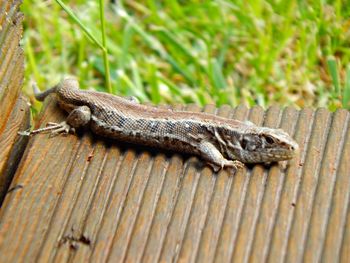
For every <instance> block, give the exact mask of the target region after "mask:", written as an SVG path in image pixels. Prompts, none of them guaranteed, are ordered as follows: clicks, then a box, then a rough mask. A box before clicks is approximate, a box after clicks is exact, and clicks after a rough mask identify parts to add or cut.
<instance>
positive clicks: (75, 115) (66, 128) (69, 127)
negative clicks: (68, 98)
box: [19, 106, 91, 136]
mask: <svg viewBox="0 0 350 263" xmlns="http://www.w3.org/2000/svg"><path fill="white" fill-rule="evenodd" d="M90 119H91V111H90V108H89V107H87V106H80V107H78V108H76V109H74V110H72V111H71V112H70V113H69V115H68V117H67V119H66V121H63V122H61V123H54V122H49V123H48V126H47V127H45V128H40V129H37V130H33V131H23V132H19V134H20V135H26V136H30V135H33V134H38V133H43V132H51V135H57V134H60V133H65V134H67V133H69V132H75V129H77V128H79V127H82V126H85V125H87V124H88V123H89V122H90Z"/></svg>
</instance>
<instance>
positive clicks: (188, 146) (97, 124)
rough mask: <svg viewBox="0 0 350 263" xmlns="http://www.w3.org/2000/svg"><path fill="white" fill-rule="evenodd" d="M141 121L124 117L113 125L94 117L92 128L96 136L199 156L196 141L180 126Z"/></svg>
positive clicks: (155, 121)
mask: <svg viewBox="0 0 350 263" xmlns="http://www.w3.org/2000/svg"><path fill="white" fill-rule="evenodd" d="M141 120H142V121H140V119H138V120H135V119H127V118H124V117H123V121H119V122H115V123H113V124H111V123H106V122H103V121H102V120H101V119H100V118H94V117H92V119H91V122H90V128H91V130H92V132H94V133H95V134H98V135H101V136H104V137H107V138H111V139H116V140H119V141H123V142H128V143H133V144H142V145H145V146H151V147H155V148H161V149H165V150H173V151H178V152H185V153H190V154H199V151H198V149H197V147H196V141H195V140H194V139H193V138H191V137H190V136H188V133H186V129H182V128H181V127H179V125H178V124H175V123H173V124H170V122H166V121H159V120H153V121H151V120H149V121H146V120H144V119H141ZM170 127H172V129H171V128H170Z"/></svg>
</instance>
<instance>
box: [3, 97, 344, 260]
mask: <svg viewBox="0 0 350 263" xmlns="http://www.w3.org/2000/svg"><path fill="white" fill-rule="evenodd" d="M178 108H181V107H178ZM187 109H189V110H193V111H199V110H200V109H199V108H198V107H196V106H193V105H190V106H188V107H187ZM204 111H206V112H212V113H215V114H218V115H221V116H226V117H230V118H236V119H240V120H245V119H249V120H251V121H252V122H254V123H257V124H263V125H266V126H270V127H282V128H283V129H285V130H286V131H287V132H289V133H290V134H292V135H293V136H294V137H295V138H296V140H297V141H298V142H299V144H300V146H301V152H300V154H299V156H298V157H297V158H295V159H293V160H291V161H290V162H282V163H280V164H273V165H272V166H271V167H264V166H262V165H256V166H252V167H248V168H245V169H243V170H241V171H239V172H238V173H236V174H235V175H234V176H232V175H229V173H228V171H221V172H220V173H218V174H214V173H213V172H212V170H211V169H210V168H208V167H206V166H203V165H202V162H201V161H200V160H198V159H197V158H196V157H191V156H187V157H186V156H181V155H179V154H172V153H165V152H158V151H156V150H154V149H149V148H145V147H136V146H130V145H127V144H123V143H120V142H116V141H114V142H112V141H108V140H105V139H102V138H96V137H93V136H92V135H91V134H90V133H83V134H80V135H79V136H77V135H68V136H57V137H54V138H50V137H49V136H48V135H44V134H40V135H36V136H34V137H32V138H31V139H30V141H29V145H28V147H27V149H26V152H25V155H24V158H23V160H22V161H21V163H20V166H19V169H18V170H17V172H16V175H15V178H14V180H13V182H12V187H15V186H16V185H22V186H23V188H20V189H17V190H16V191H13V192H11V193H9V194H8V195H7V197H6V199H5V202H4V205H3V208H2V210H1V213H0V253H1V255H3V256H4V257H6V258H7V259H9V260H11V259H16V260H18V261H24V259H26V258H32V259H33V261H38V262H65V261H74V262H86V261H93V262H95V261H96V262H106V261H109V262H169V261H183V262H195V261H198V262H204V261H205V262H230V261H232V260H233V259H234V260H235V261H240V262H241V261H242V262H248V261H251V262H261V261H263V262H266V261H272V262H286V261H293V262H302V261H311V262H314V261H320V260H322V259H325V260H326V259H329V260H330V261H332V260H333V259H338V260H339V261H343V262H346V261H347V257H348V253H349V252H348V251H349V249H348V248H349V243H350V241H349V240H350V237H349V235H350V232H349V231H348V228H347V226H349V224H350V223H349V216H348V214H349V212H348V207H349V197H350V194H349V193H350V179H349V178H350V176H349V175H350V167H349V163H350V162H349V161H350V160H349V158H350V152H349V151H350V144H349V143H350V130H349V119H350V114H349V112H348V111H345V110H339V111H337V112H336V113H330V112H328V111H326V110H324V109H319V110H317V111H312V110H310V109H305V110H302V111H300V112H299V111H296V110H294V109H292V108H286V109H284V110H281V109H280V108H278V107H271V108H270V109H268V110H267V111H266V112H264V111H263V109H262V108H259V107H255V108H253V109H251V110H248V109H247V108H245V107H243V106H240V107H238V108H236V109H234V110H233V109H231V108H230V107H227V106H224V107H222V108H220V109H215V108H214V107H213V106H207V107H205V108H204ZM63 119H64V114H63V113H62V112H61V111H60V110H58V109H57V108H56V106H55V103H54V102H53V101H51V102H49V103H48V105H47V107H46V109H45V110H44V113H43V114H42V115H41V117H40V119H39V122H38V124H39V125H40V126H43V125H44V124H45V123H46V122H48V121H56V122H59V121H62V120H63ZM22 259H23V260H22Z"/></svg>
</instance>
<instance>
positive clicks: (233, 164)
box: [199, 141, 244, 172]
mask: <svg viewBox="0 0 350 263" xmlns="http://www.w3.org/2000/svg"><path fill="white" fill-rule="evenodd" d="M199 152H200V155H201V157H202V158H203V159H205V160H206V161H208V163H209V165H210V166H211V167H212V168H213V170H214V171H215V172H218V171H220V170H221V169H223V168H232V169H233V170H234V171H236V170H237V169H239V168H242V167H244V164H243V163H241V162H240V161H237V160H234V161H233V160H227V159H225V158H224V157H223V156H222V154H221V152H220V151H219V150H218V149H217V148H216V147H215V146H214V145H213V144H212V143H210V142H208V141H201V142H200V144H199Z"/></svg>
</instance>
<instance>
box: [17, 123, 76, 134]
mask: <svg viewBox="0 0 350 263" xmlns="http://www.w3.org/2000/svg"><path fill="white" fill-rule="evenodd" d="M46 132H51V134H50V137H52V136H56V135H58V134H61V133H62V134H68V133H69V132H73V133H74V132H75V129H74V128H72V127H71V126H70V125H69V124H68V123H67V122H65V121H63V122H61V123H54V122H49V123H48V124H47V126H46V127H45V128H40V129H37V130H33V131H28V130H26V131H22V132H18V134H19V135H22V136H31V135H34V134H38V133H46Z"/></svg>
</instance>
